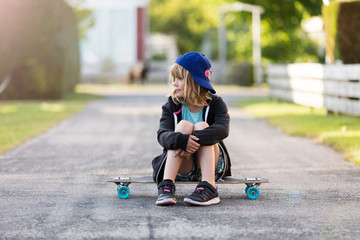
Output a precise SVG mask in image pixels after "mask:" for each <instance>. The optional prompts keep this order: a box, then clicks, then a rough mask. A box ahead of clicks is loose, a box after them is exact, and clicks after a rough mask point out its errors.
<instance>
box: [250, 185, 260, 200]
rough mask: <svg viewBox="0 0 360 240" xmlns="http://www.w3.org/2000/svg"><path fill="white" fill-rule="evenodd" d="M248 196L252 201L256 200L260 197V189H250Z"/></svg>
mask: <svg viewBox="0 0 360 240" xmlns="http://www.w3.org/2000/svg"><path fill="white" fill-rule="evenodd" d="M247 195H248V197H249V198H250V199H252V200H255V199H257V198H258V197H259V195H260V191H259V189H257V187H250V188H249V189H248V190H247Z"/></svg>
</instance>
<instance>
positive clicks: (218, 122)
mask: <svg viewBox="0 0 360 240" xmlns="http://www.w3.org/2000/svg"><path fill="white" fill-rule="evenodd" d="M211 108H212V109H210V111H211V114H212V115H213V116H214V123H213V124H211V125H210V126H209V127H207V128H205V129H203V130H199V131H194V133H193V135H195V136H196V137H198V138H199V141H198V142H199V143H200V145H213V144H215V143H218V142H220V141H222V140H223V139H225V138H226V137H227V136H228V135H229V125H230V116H229V114H228V109H227V106H226V104H225V102H224V101H223V100H222V99H221V98H220V97H219V98H218V99H216V100H215V102H214V103H213V104H212V106H211ZM209 114H210V113H209ZM209 117H210V116H209Z"/></svg>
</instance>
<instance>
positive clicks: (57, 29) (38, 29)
mask: <svg viewBox="0 0 360 240" xmlns="http://www.w3.org/2000/svg"><path fill="white" fill-rule="evenodd" d="M0 4H1V8H0V12H1V15H0V16H1V21H0V56H1V58H0V99H61V98H63V97H64V96H65V95H66V94H67V93H69V92H72V91H74V88H75V86H76V85H77V84H79V83H98V84H131V83H146V84H163V83H166V82H167V78H168V77H167V68H168V66H169V65H170V64H171V63H173V62H174V60H175V59H176V57H177V56H178V55H179V54H184V53H186V52H188V51H201V52H203V53H205V55H206V56H207V57H208V58H209V59H210V60H211V62H212V63H213V72H214V77H213V79H212V80H213V81H214V82H215V84H227V85H229V84H230V85H240V86H253V85H254V84H256V85H261V84H263V83H270V89H272V90H274V89H275V88H276V89H275V90H274V91H273V95H276V96H278V97H280V98H281V97H282V98H284V99H286V98H288V99H289V98H290V97H293V96H290V97H289V95H288V96H281V95H282V94H280V92H279V91H280V90H279V89H278V87H279V85H280V87H281V90H284V89H286V88H287V87H289V86H290V85H294V84H290V83H291V75H292V73H289V71H288V69H289V66H288V64H295V63H307V64H309V63H313V64H315V65H305V66H306V67H305V68H304V66H303V65H302V64H300V68H299V69H297V70H296V71H295V72H298V73H300V75H299V76H296V78H297V79H299V78H304V76H303V75H301V73H304V72H308V71H307V70H308V69H315V70H314V71H315V73H314V74H315V75H311V76H305V77H307V78H310V79H320V78H323V77H324V76H325V75H330V76H332V75H333V71H330V72H331V73H326V71H327V70H326V69H325V70H324V68H322V67H324V66H326V65H328V64H337V65H341V64H343V65H346V64H356V63H359V62H360V44H359V43H360V31H359V30H360V15H359V14H358V13H359V12H360V1H329V0H324V1H320V0H301V1H296V0H295V1H293V0H276V1H275V0H255V1H250V0H243V1H241V2H239V1H234V0H220V1H219V0H206V1H205V0H168V1H164V0H131V1H130V0H101V1H100V0H22V1H13V0H0ZM316 64H321V65H320V66H319V65H316ZM272 66H273V67H274V68H272ZM292 66H293V65H292ZM301 66H302V67H301ZM314 66H315V67H314ZM334 71H337V70H334ZM341 71H343V70H340V72H341ZM350 71H351V73H349V74H350V75H351V74H352V73H353V75H354V74H355V77H350V78H351V79H349V77H347V81H349V82H352V83H354V82H356V81H357V82H358V80H359V79H358V75H356V74H358V72H359V70H356V69H355V70H354V69H352V70H350ZM354 72H356V73H354ZM269 74H272V75H270V76H269ZM349 74H345V75H349ZM319 75H320V76H319ZM335 75H336V74H335ZM340 75H341V74H340ZM279 76H281V77H279ZM351 76H352V75H351ZM279 78H281V79H283V80H284V79H287V81H288V82H285V80H284V81H283V82H281V83H274V81H272V83H274V84H272V85H271V79H279ZM269 79H270V81H269ZM331 80H334V79H331ZM335 80H336V79H335ZM304 81H305V82H306V80H302V82H303V83H304ZM289 82H290V83H289ZM312 84H314V83H312ZM300 85H302V84H300ZM310 85H311V84H310ZM315 85H316V83H315ZM323 85H324V84H323ZM323 85H322V87H323ZM358 85H359V84H358ZM272 86H277V87H275V88H274V87H272ZM311 86H314V85H311ZM353 86H355V85H353ZM353 86H351V87H350V88H354V87H353ZM310 88H312V87H310ZM323 88H324V87H323ZM355 88H356V87H355ZM358 97H359V96H358V95H357V94H355V95H351V96H348V97H347V98H348V99H350V100H358ZM321 101H322V102H324V99H322V100H321ZM310 102H312V100H310ZM322 104H324V103H322ZM313 105H314V104H313ZM315 105H316V104H315Z"/></svg>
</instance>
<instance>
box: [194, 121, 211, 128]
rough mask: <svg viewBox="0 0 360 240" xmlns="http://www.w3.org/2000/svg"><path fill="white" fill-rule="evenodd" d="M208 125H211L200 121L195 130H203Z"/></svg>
mask: <svg viewBox="0 0 360 240" xmlns="http://www.w3.org/2000/svg"><path fill="white" fill-rule="evenodd" d="M207 127H209V124H208V123H207V122H198V123H196V124H195V127H194V130H203V129H205V128H207Z"/></svg>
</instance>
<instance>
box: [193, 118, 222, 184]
mask: <svg viewBox="0 0 360 240" xmlns="http://www.w3.org/2000/svg"><path fill="white" fill-rule="evenodd" d="M208 126H209V125H208V124H207V123H206V122H199V123H197V124H196V125H195V130H203V129H205V128H207V127H208ZM219 156H220V149H219V146H218V144H214V145H211V146H200V148H199V150H198V152H197V164H198V165H199V166H200V169H201V180H202V181H207V182H208V183H210V184H211V185H213V186H214V187H215V169H216V167H217V165H218V162H219Z"/></svg>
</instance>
